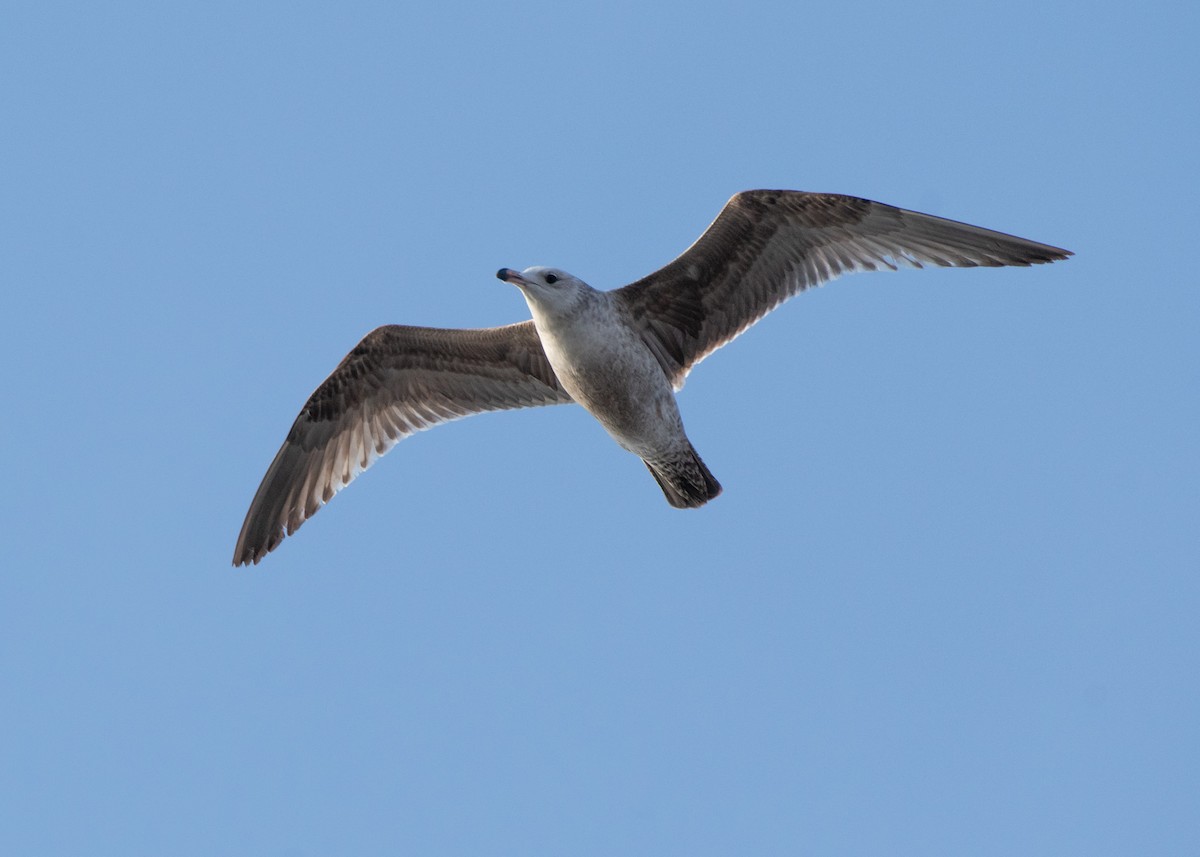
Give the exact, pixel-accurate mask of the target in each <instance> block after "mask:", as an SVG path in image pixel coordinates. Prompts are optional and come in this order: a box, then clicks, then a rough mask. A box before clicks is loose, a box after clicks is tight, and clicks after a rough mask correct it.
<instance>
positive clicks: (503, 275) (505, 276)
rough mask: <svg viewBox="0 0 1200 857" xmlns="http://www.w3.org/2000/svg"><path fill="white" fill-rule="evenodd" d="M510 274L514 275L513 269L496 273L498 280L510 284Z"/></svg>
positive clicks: (505, 269) (504, 269)
mask: <svg viewBox="0 0 1200 857" xmlns="http://www.w3.org/2000/svg"><path fill="white" fill-rule="evenodd" d="M510 274H512V270H511V269H509V268H501V269H500V270H499V271H497V272H496V279H498V280H504V282H506V283H507V282H508V277H509V275H510Z"/></svg>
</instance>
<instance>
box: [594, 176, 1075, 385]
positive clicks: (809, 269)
mask: <svg viewBox="0 0 1200 857" xmlns="http://www.w3.org/2000/svg"><path fill="white" fill-rule="evenodd" d="M1070 255H1071V253H1070V251H1068V250H1063V249H1061V248H1059V247H1051V246H1050V245H1048V244H1039V243H1037V242H1036V241H1028V240H1026V239H1024V238H1017V237H1016V236H1013V235H1006V234H1005V233H1003V232H995V231H993V230H991V229H983V228H980V227H978V226H970V225H968V224H965V223H958V222H956V221H953V220H946V219H944V218H941V217H934V216H933V215H929V214H920V213H918V212H915V211H907V210H905V209H902V208H896V207H895V206H892V205H885V204H884V203H881V202H872V201H871V200H869V199H859V198H858V197H853V196H840V195H837V194H823V193H805V192H802V191H777V190H751V191H744V192H742V193H739V194H737V195H735V196H734V197H733V198H732V199H730V200H729V202H728V203H727V204H726V206H725V208H724V209H722V210H721V213H720V214H719V215H718V216H717V219H716V220H714V221H713V223H712V225H711V226H709V227H708V229H707V230H706V231H705V232H704V234H703V235H701V236H700V238H698V239H697V240H696V242H695V243H694V244H693V245H692V246H691V247H689V248H688V249H687V250H686V251H684V253H683V254H682V255H681V256H679V258H677V259H675V260H674V261H673V262H671V263H670V264H668V265H667V266H666V267H664V268H661V269H660V270H658V271H656V272H654V273H653V274H650V275H649V276H647V277H643V278H642V279H640V280H638V281H637V282H635V283H631V284H630V285H628V286H625V287H624V288H622V289H619V290H618V291H617V294H618V296H619V297H620V299H621V300H622V301H623V302H624V303H625V305H626V309H627V311H628V313H629V315H630V317H632V318H633V319H634V320H635V322H636V323H638V324H640V325H641V328H642V336H643V339H644V340H645V341H646V344H647V346H648V347H649V348H650V349H651V350H652V351H653V352H654V353H655V355H656V356H657V357H658V359H659V362H661V363H662V365H663V369H664V371H666V372H667V375H668V376H669V377H670V378H671V381H672V383H673V384H674V385H675V386H676V387H677V388H678V387H680V386H682V384H683V381H684V378H686V377H687V373H688V372H689V371H690V370H691V368H692V366H694V365H695V364H696V363H699V362H700V361H701V360H703V359H704V358H705V357H706V356H707V355H709V354H710V353H712V352H713V351H715V350H716V349H717V348H720V347H721V346H722V345H724V344H725V343H727V342H729V341H730V340H732V339H733V338H734V337H736V336H737V335H738V334H739V333H741V332H742V331H744V330H745V329H746V328H748V327H750V325H752V324H754V323H755V322H756V321H758V320H759V319H760V318H762V317H763V316H764V315H766V314H767V313H768V312H770V311H771V310H772V309H774V308H775V307H777V306H779V304H781V303H783V302H784V301H785V300H787V299H788V298H790V297H792V296H793V295H795V294H797V293H799V292H801V291H803V290H804V289H807V288H809V287H811V286H817V285H820V284H821V283H823V282H825V281H826V280H831V279H833V278H834V277H837V276H840V275H841V274H845V273H850V272H853V271H874V270H876V269H878V268H881V267H884V268H890V269H892V270H895V269H896V268H897V267H898V266H900V265H910V266H914V267H918V268H919V267H922V265H923V264H932V265H943V266H951V267H973V266H977V265H985V266H991V267H998V266H1001V265H1036V264H1041V263H1043V262H1053V261H1055V260H1058V259H1065V258H1066V257H1068V256H1070Z"/></svg>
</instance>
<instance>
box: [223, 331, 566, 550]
mask: <svg viewBox="0 0 1200 857" xmlns="http://www.w3.org/2000/svg"><path fill="white" fill-rule="evenodd" d="M570 401H571V397H570V395H568V394H567V392H566V391H565V390H564V389H563V388H562V386H561V385H560V384H559V383H558V378H557V377H555V375H554V370H553V369H551V368H550V362H549V361H548V360H547V359H546V354H545V352H544V351H543V350H542V343H541V340H540V339H539V338H538V335H537V331H536V330H535V329H534V326H533V322H532V321H525V322H521V323H520V324H510V325H508V326H506V327H492V328H485V329H480V330H443V329H437V328H429V327H402V326H400V325H389V326H387V327H380V328H377V329H375V330H373V331H371V333H369V334H367V336H366V337H365V338H364V339H363V341H362V342H360V343H358V345H356V346H355V347H354V350H353V351H351V352H350V353H349V354H347V355H346V358H345V359H344V360H342V362H341V363H340V364H338V367H337V368H336V369H334V370H333V373H332V374H331V375H330V376H329V377H328V378H326V379H325V382H324V383H323V384H321V386H320V387H318V388H317V389H316V392H314V393H313V394H312V396H310V397H309V399H308V402H307V403H305V405H304V408H303V409H302V410H301V411H300V416H298V417H296V422H295V423H294V424H293V425H292V430H291V431H290V432H288V436H287V440H285V441H284V442H283V446H282V447H281V448H280V450H279V452H278V454H276V456H275V460H274V461H272V462H271V466H270V467H269V468H268V469H267V475H266V476H264V477H263V481H262V484H261V485H260V486H259V488H258V493H257V494H255V495H254V501H253V502H252V503H251V504H250V511H249V512H247V513H246V521H245V523H244V524H242V532H241V534H240V535H238V540H237V547H236V548H235V549H234V553H233V564H234V565H245V564H248V563H252V562H253V563H257V562H258V561H259V560H260V559H262V558H263V557H264V556H266V555H267V553H269V552H270V551H272V550H274V549H275V547H276V546H278V544H279V543H280V542H281V541H282V540H283V537H284V535H285V534H286V535H289V536H290V535H291V534H292V533H294V532H295V531H296V530H297V528H299V526H300V525H301V524H303V523H304V522H305V521H306V520H307V519H308V518H310V517H312V516H313V514H315V513H316V511H317V509H319V508H321V506H322V505H324V504H325V503H326V502H327V501H328V500H329V498H330V497H332V496H333V495H334V494H336V493H337V492H338V491H340V490H341V489H342V488H343V487H345V486H346V485H348V484H350V480H352V479H353V478H354V477H355V476H357V475H358V474H359V473H362V472H363V471H364V470H366V469H367V468H368V467H370V466H371V465H372V464H373V463H374V462H375V460H376V459H377V458H379V456H381V455H383V454H384V453H385V452H387V451H388V450H389V449H391V448H392V447H393V446H395V444H396V442H397V441H400V440H402V439H404V438H405V437H407V436H408V435H410V434H412V433H413V432H417V431H421V430H422V429H427V428H432V427H433V426H435V425H438V424H440V423H444V422H449V421H450V420H456V419H458V418H460V417H465V416H470V415H471V414H478V413H482V412H484V411H498V410H504V409H508V408H524V407H531V406H534V405H555V404H561V403H565V402H570Z"/></svg>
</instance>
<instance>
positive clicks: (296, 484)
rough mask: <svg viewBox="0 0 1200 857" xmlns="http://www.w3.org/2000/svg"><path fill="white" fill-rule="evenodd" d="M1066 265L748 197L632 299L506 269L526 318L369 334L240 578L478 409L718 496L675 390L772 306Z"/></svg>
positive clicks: (641, 284)
mask: <svg viewBox="0 0 1200 857" xmlns="http://www.w3.org/2000/svg"><path fill="white" fill-rule="evenodd" d="M1070 255H1071V252H1070V251H1068V250H1063V249H1061V248H1059V247H1051V246H1049V245H1047V244H1039V243H1037V242H1035V241H1028V240H1026V239H1024V238H1017V237H1015V236H1013V235H1006V234H1004V233H1002V232H994V231H992V230H990V229H982V228H980V227H978V226H968V225H967V224H965V223H958V222H955V221H953V220H946V219H943V218H941V217H934V216H932V215H929V214H919V213H917V212H915V211H907V210H905V209H902V208H896V207H894V206H891V205H885V204H884V203H880V202H872V201H871V200H867V199H859V198H857V197H852V196H841V195H835V194H823V193H804V192H800V191H786V190H782V191H781V190H751V191H745V192H743V193H739V194H736V195H735V196H734V197H733V198H732V199H730V200H729V202H728V203H727V204H726V205H725V207H724V208H723V209H722V210H721V213H720V214H719V215H717V219H716V220H714V221H713V223H712V225H711V226H709V227H708V229H707V230H705V232H704V234H703V235H701V236H700V238H698V239H697V240H696V242H695V243H694V244H692V246H691V247H689V248H688V249H687V250H686V251H684V253H683V254H682V255H681V256H679V258H677V259H675V261H673V262H671V263H670V264H668V265H667V266H666V267H665V268H662V269H660V270H658V271H655V272H654V273H653V274H650V275H649V276H647V277H643V278H642V279H640V280H638V281H637V282H634V283H631V284H629V285H627V286H625V287H623V288H619V289H615V290H613V291H607V292H602V291H596V290H595V289H593V288H592V287H591V286H589V285H587V284H586V283H584V282H583V281H582V280H580V279H578V278H577V277H574V276H572V275H570V274H568V273H566V272H564V271H561V270H558V269H557V268H543V267H534V268H527V269H525V270H524V271H520V272H518V271H514V270H512V269H511V268H501V269H500V271H499V272H498V273H497V276H498V277H499V278H500V279H501V280H504V281H505V282H508V283H511V284H512V285H514V286H516V287H517V288H518V289H520V290H521V293H522V294H523V295H524V297H525V301H526V303H527V304H528V305H529V310H530V312H531V313H532V315H533V318H532V320H529V321H524V322H520V323H518V324H510V325H506V326H504V327H489V328H482V329H478V330H448V329H439V328H428V327H408V326H403V325H387V326H384V327H380V328H377V329H375V330H373V331H371V333H369V334H367V336H366V337H365V338H364V339H363V340H362V342H360V343H359V344H358V345H357V346H355V347H354V350H353V351H351V352H350V353H349V354H348V355H346V358H345V359H344V360H342V362H341V363H340V364H338V367H337V368H336V369H334V370H333V373H332V374H331V375H330V376H329V377H328V378H326V379H325V381H324V383H322V384H321V386H319V387H317V389H316V391H315V392H314V393H313V394H312V395H311V396H310V397H309V399H308V401H307V402H306V403H305V405H304V408H303V409H302V410H301V411H300V415H299V416H298V417H297V418H296V422H295V423H294V424H293V425H292V429H291V431H290V432H288V436H287V440H285V441H284V443H283V446H282V447H281V448H280V450H279V452H278V454H276V456H275V460H274V461H272V462H271V466H270V467H269V468H268V469H267V474H266V476H265V477H264V478H263V481H262V484H261V485H260V486H259V488H258V492H257V493H256V494H255V495H254V500H253V502H251V504H250V511H249V512H248V513H247V514H246V521H245V523H244V524H243V525H242V531H241V533H240V535H239V536H238V540H237V547H236V548H235V549H234V554H233V562H234V565H245V564H249V563H257V562H259V560H261V559H262V558H263V557H264V556H266V555H267V553H269V552H270V551H272V550H274V549H275V548H276V547H277V546H278V545H279V543H280V542H281V541H282V540H283V538H284V535H285V534H286V535H291V534H292V533H294V532H295V531H296V530H297V529H298V528H299V527H300V525H301V524H303V523H304V522H305V521H306V520H307V519H308V518H310V517H312V515H313V514H315V513H316V511H317V510H318V509H319V508H321V506H322V505H324V504H325V503H326V502H327V501H328V500H329V499H330V498H331V497H333V495H334V494H336V493H337V492H338V491H340V490H341V489H342V488H344V487H345V486H346V485H348V484H350V481H351V480H352V479H354V477H355V476H357V475H358V474H359V473H361V472H362V471H364V470H366V469H367V468H368V467H370V466H371V464H373V463H374V462H375V460H376V459H378V458H379V457H380V456H381V455H383V454H384V453H385V452H387V451H388V450H389V449H391V448H392V447H393V446H394V445H395V444H396V442H397V441H400V440H402V439H404V438H405V437H408V435H410V434H412V433H414V432H417V431H421V430H423V429H427V428H432V427H433V426H435V425H439V424H440V423H444V422H448V421H450V420H455V419H458V418H460V417H466V416H470V415H472V414H478V413H483V412H484V411H497V410H505V409H509V408H524V407H532V406H534V405H557V404H566V403H568V402H578V403H579V404H581V405H583V407H585V408H586V409H587V410H588V411H589V412H590V413H591V414H592V416H594V417H595V418H596V419H597V420H599V422H600V424H601V425H602V426H604V428H605V429H606V430H607V431H608V433H609V434H610V435H612V437H613V439H614V440H616V442H617V443H619V444H620V445H621V446H622V447H624V448H625V449H627V450H629V451H630V452H632V453H633V454H634V455H636V456H638V457H639V458H641V459H642V461H643V462H645V464H646V467H648V468H649V470H650V472H651V474H653V476H654V478H655V479H656V480H657V481H658V484H659V486H660V487H661V488H662V491H663V494H665V495H666V499H667V502H668V503H670V504H671V505H672V506H675V507H676V508H681V509H687V508H694V507H697V506H702V505H704V504H705V503H707V502H708V501H709V500H711V499H713V498H714V497H716V496H717V495H718V494H720V493H721V485H720V483H719V482H717V480H716V478H715V477H714V476H713V475H712V473H710V472H709V469H708V468H707V467H706V466H705V465H704V462H703V461H701V460H700V456H699V455H697V454H696V450H695V449H693V448H692V444H691V442H690V441H689V440H688V438H687V434H686V433H685V432H684V429H683V421H682V420H681V419H680V416H679V409H678V407H677V406H676V403H675V391H676V390H678V389H679V388H680V387H682V386H683V382H684V379H685V378H686V377H687V374H688V372H689V371H691V369H692V367H693V366H695V365H696V364H697V363H699V362H700V361H701V360H703V359H704V358H705V357H707V356H708V355H709V354H710V353H712V352H713V351H715V350H716V349H718V348H720V347H721V346H722V345H724V344H726V343H727V342H729V341H730V340H732V339H733V338H734V337H736V336H737V335H738V334H740V333H741V332H742V331H744V330H745V329H746V328H748V327H750V325H752V324H754V323H755V322H756V321H758V320H759V319H760V318H762V317H763V316H764V315H766V314H767V313H768V312H770V311H771V310H772V309H774V308H775V307H777V306H778V305H779V304H781V303H783V302H784V301H785V300H787V299H788V298H790V297H792V296H793V295H795V294H797V293H799V292H802V291H804V290H805V289H807V288H809V287H811V286H816V285H820V284H821V283H823V282H825V281H826V280H832V279H833V278H835V277H838V276H840V275H842V274H846V273H851V272H855V271H874V270H878V269H880V268H889V269H892V270H895V269H896V268H897V267H898V266H900V265H906V266H912V267H917V268H920V267H923V265H925V264H931V265H941V266H948V267H955V268H968V267H974V266H979V265H983V266H988V267H1000V266H1003V265H1021V266H1029V265H1035V264H1041V263H1044V262H1054V261H1057V260H1059V259H1065V258H1067V257H1068V256H1070Z"/></svg>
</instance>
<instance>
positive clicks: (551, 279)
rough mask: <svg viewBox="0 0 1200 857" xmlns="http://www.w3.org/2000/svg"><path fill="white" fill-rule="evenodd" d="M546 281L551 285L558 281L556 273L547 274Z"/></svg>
mask: <svg viewBox="0 0 1200 857" xmlns="http://www.w3.org/2000/svg"><path fill="white" fill-rule="evenodd" d="M546 282H547V283H550V284H551V285H553V284H554V283H557V282H558V274H547V275H546Z"/></svg>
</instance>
